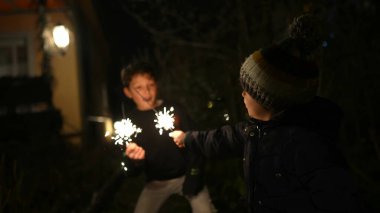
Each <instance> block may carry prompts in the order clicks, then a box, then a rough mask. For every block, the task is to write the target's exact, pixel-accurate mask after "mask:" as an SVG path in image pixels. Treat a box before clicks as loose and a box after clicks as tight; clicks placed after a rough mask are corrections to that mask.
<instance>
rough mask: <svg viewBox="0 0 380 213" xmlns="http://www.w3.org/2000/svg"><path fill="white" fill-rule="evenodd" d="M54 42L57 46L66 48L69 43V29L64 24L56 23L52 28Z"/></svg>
mask: <svg viewBox="0 0 380 213" xmlns="http://www.w3.org/2000/svg"><path fill="white" fill-rule="evenodd" d="M53 40H54V44H55V45H56V46H57V47H58V48H66V47H67V46H68V45H69V44H70V35H69V29H67V27H65V26H64V25H57V26H55V27H54V28H53Z"/></svg>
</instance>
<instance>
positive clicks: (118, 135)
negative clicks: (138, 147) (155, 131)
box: [112, 118, 142, 171]
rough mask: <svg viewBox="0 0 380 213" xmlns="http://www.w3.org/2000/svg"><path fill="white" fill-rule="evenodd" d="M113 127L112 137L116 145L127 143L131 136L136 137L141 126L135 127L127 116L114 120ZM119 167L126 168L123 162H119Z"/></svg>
mask: <svg viewBox="0 0 380 213" xmlns="http://www.w3.org/2000/svg"><path fill="white" fill-rule="evenodd" d="M114 129H115V131H114V136H113V137H112V139H113V140H114V141H115V144H116V145H128V143H129V142H131V141H132V138H131V137H132V136H134V137H136V135H137V134H138V133H140V132H141V131H142V130H141V128H138V127H136V125H134V124H133V123H132V121H131V120H130V119H129V118H127V119H122V120H121V121H116V122H115V123H114ZM121 168H122V169H123V170H124V171H127V170H128V168H127V165H126V164H125V163H124V162H121Z"/></svg>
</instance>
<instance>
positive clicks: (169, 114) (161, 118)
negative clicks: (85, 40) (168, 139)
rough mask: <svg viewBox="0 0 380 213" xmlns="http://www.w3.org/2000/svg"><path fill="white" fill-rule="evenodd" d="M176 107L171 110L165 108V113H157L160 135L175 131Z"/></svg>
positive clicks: (156, 120)
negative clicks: (174, 112)
mask: <svg viewBox="0 0 380 213" xmlns="http://www.w3.org/2000/svg"><path fill="white" fill-rule="evenodd" d="M173 111H174V107H170V109H169V110H166V107H164V110H163V111H159V112H156V117H157V118H156V119H155V120H154V122H156V128H157V129H158V130H159V133H160V135H162V132H163V131H164V130H166V131H167V130H172V129H174V114H173Z"/></svg>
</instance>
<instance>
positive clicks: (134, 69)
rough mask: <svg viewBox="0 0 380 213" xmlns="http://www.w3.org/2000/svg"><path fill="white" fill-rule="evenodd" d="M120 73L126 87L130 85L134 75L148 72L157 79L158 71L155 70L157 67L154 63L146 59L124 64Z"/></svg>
mask: <svg viewBox="0 0 380 213" xmlns="http://www.w3.org/2000/svg"><path fill="white" fill-rule="evenodd" d="M120 74H121V75H120V77H121V83H122V84H123V86H124V87H128V86H129V84H130V82H131V79H132V77H133V76H134V75H136V74H148V75H150V76H151V77H152V78H153V79H154V80H155V81H157V73H156V72H155V69H154V68H153V66H152V64H150V63H148V62H145V61H136V62H132V63H130V64H128V65H125V66H123V68H122V69H121V73H120Z"/></svg>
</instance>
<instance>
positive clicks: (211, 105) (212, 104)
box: [207, 101, 214, 109]
mask: <svg viewBox="0 0 380 213" xmlns="http://www.w3.org/2000/svg"><path fill="white" fill-rule="evenodd" d="M213 107H214V102H212V101H209V102H208V103H207V108H209V109H211V108H213Z"/></svg>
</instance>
